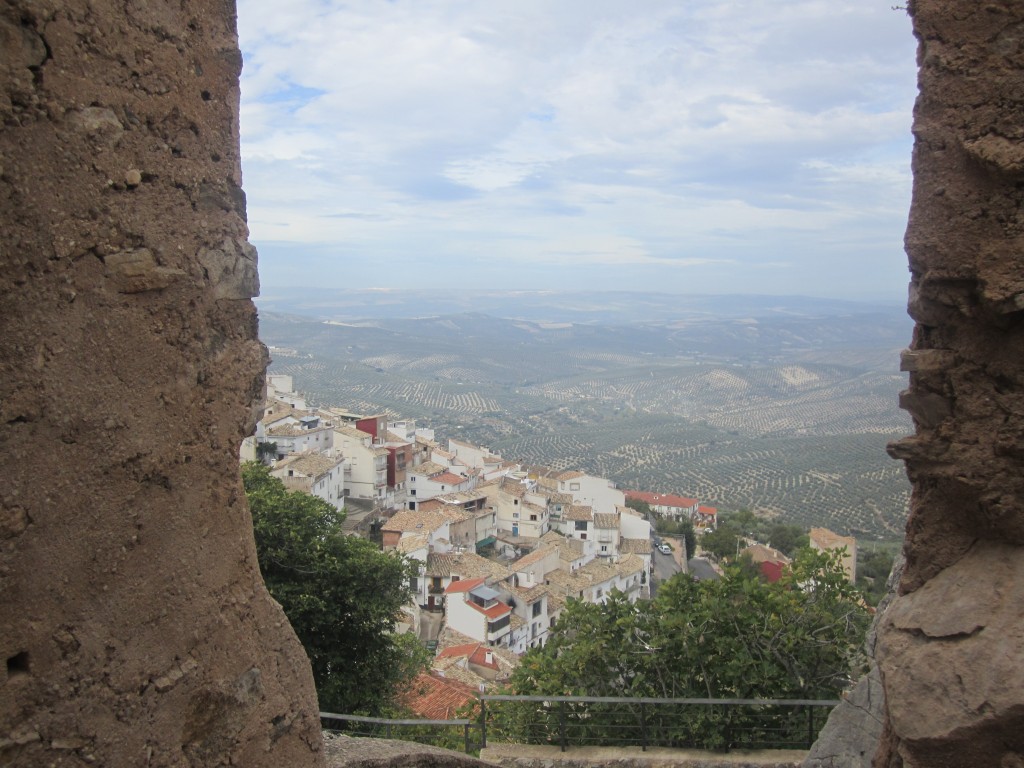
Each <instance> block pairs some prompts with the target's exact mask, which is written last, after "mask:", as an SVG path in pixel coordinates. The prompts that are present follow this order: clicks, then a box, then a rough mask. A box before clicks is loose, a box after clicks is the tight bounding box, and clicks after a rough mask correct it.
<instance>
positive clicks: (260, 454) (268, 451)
mask: <svg viewBox="0 0 1024 768" xmlns="http://www.w3.org/2000/svg"><path fill="white" fill-rule="evenodd" d="M275 456H277V443H256V459H257V460H258V461H260V462H262V463H263V464H269V463H270V460H271V459H273V458H274V457H275Z"/></svg>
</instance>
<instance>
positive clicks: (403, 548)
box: [395, 534, 428, 555]
mask: <svg viewBox="0 0 1024 768" xmlns="http://www.w3.org/2000/svg"><path fill="white" fill-rule="evenodd" d="M427 544H428V539H427V536H426V534H418V535H416V536H403V537H402V538H401V539H399V541H398V543H397V544H396V545H395V549H397V550H398V551H399V552H401V553H402V554H403V555H407V554H409V553H410V552H415V551H416V550H417V549H424V548H426V546H427Z"/></svg>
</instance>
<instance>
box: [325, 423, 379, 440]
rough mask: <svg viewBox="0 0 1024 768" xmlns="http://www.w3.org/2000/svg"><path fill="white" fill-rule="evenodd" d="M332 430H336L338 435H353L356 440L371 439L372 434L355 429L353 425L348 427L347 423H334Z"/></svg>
mask: <svg viewBox="0 0 1024 768" xmlns="http://www.w3.org/2000/svg"><path fill="white" fill-rule="evenodd" d="M334 431H335V432H337V433H338V434H339V435H345V436H346V437H353V438H355V439H356V440H367V439H370V440H372V439H373V435H371V434H370V433H369V432H363V430H361V429H356V428H355V427H350V426H348V425H347V424H344V425H335V427H334Z"/></svg>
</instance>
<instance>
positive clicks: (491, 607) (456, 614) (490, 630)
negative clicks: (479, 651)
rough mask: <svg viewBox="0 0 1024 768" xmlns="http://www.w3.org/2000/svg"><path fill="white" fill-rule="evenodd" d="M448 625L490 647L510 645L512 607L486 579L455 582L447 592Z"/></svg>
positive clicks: (449, 586)
mask: <svg viewBox="0 0 1024 768" xmlns="http://www.w3.org/2000/svg"><path fill="white" fill-rule="evenodd" d="M445 598H446V603H447V607H448V615H447V617H448V626H449V627H451V628H452V629H454V630H455V631H456V632H460V633H462V634H463V635H465V636H466V637H469V638H472V639H473V640H476V641H477V642H481V643H486V644H487V645H488V646H507V645H508V644H509V634H510V633H511V631H512V607H511V606H510V605H508V603H505V602H503V601H502V600H501V599H500V598H501V594H500V593H499V592H498V591H497V590H495V589H494V588H492V587H489V586H487V584H486V579H484V578H479V579H470V580H468V581H462V580H460V581H453V582H452V583H451V584H449V585H448V588H447V589H446V590H445Z"/></svg>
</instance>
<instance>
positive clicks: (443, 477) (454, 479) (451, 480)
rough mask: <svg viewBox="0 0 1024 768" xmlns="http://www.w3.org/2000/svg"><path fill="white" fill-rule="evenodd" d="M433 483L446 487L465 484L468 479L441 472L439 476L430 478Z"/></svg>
mask: <svg viewBox="0 0 1024 768" xmlns="http://www.w3.org/2000/svg"><path fill="white" fill-rule="evenodd" d="M430 479H431V480H432V481H434V482H435V483H445V484H447V485H459V484H461V483H464V482H466V481H467V480H468V479H469V478H466V477H462V476H461V475H456V474H455V473H453V472H443V473H442V474H440V475H432V476H431V478H430Z"/></svg>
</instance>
